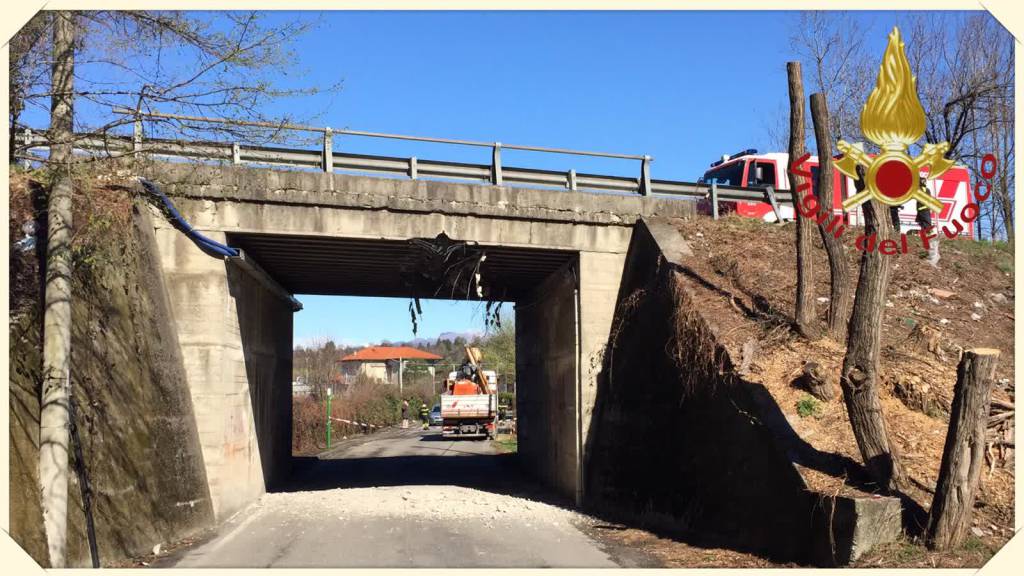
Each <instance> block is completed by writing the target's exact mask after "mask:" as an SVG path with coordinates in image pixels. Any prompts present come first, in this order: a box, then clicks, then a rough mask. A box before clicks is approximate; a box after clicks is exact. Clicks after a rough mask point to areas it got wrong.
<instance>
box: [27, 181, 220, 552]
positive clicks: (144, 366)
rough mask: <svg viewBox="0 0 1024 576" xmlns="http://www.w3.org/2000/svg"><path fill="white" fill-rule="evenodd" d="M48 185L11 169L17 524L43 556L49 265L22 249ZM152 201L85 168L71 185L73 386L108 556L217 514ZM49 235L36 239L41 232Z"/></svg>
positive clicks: (74, 511)
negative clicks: (42, 405) (42, 402)
mask: <svg viewBox="0 0 1024 576" xmlns="http://www.w3.org/2000/svg"><path fill="white" fill-rule="evenodd" d="M43 186H44V185H43V184H42V183H40V182H38V181H35V180H33V179H32V178H31V177H30V176H29V175H26V174H23V173H22V174H17V173H16V174H15V175H14V176H13V177H12V180H11V198H10V208H11V211H10V222H9V236H10V241H11V245H12V248H11V252H10V258H11V267H10V272H9V274H10V276H9V279H10V286H11V299H10V302H9V314H10V328H9V330H10V350H9V351H10V369H11V370H10V387H11V392H10V410H11V419H10V434H11V453H10V466H11V471H10V481H11V535H12V536H13V537H14V539H15V540H16V541H17V542H18V543H19V544H20V545H21V546H22V547H23V548H24V549H25V550H26V551H27V552H28V553H29V554H30V555H32V557H33V558H35V559H36V560H37V561H39V562H40V563H41V564H44V565H45V562H46V539H45V535H44V533H43V530H42V525H41V510H40V504H39V489H38V477H37V472H36V467H37V465H38V450H39V386H40V381H41V371H42V366H41V362H42V359H41V354H40V350H41V338H42V311H41V306H40V301H41V288H40V284H41V278H42V274H43V273H42V271H41V264H42V262H43V260H44V258H43V256H42V255H43V254H45V245H42V244H38V245H36V246H35V248H33V249H21V248H18V247H16V246H15V243H16V242H17V241H18V240H20V239H21V238H23V237H24V235H25V234H24V231H23V226H24V225H25V223H26V222H31V221H35V222H36V223H37V226H38V227H39V229H38V231H37V233H36V238H38V239H43V240H44V239H45V238H46V231H45V228H44V227H43V226H44V225H45V215H44V214H45V213H44V212H42V211H41V210H40V207H39V200H37V199H38V198H39V197H40V196H41V194H42V193H43V192H44V189H43ZM146 210H147V209H146V208H145V207H144V206H141V210H140V205H139V204H137V203H136V202H135V201H133V194H132V191H131V188H130V187H128V186H126V185H124V184H121V183H117V182H113V181H111V180H100V179H90V178H83V179H81V180H80V181H79V182H78V190H77V191H76V195H75V214H74V222H75V228H74V242H73V250H72V252H73V264H74V270H75V271H74V276H73V278H72V283H73V301H72V324H73V328H72V330H73V335H72V365H71V379H72V395H73V398H74V402H75V408H76V411H77V414H76V420H75V421H76V424H77V425H78V430H79V435H80V437H81V449H82V453H83V458H82V461H83V462H84V464H85V467H86V469H87V472H88V480H89V483H90V485H91V488H92V506H93V515H94V517H95V523H96V533H97V540H98V547H99V553H100V558H101V560H102V562H103V564H104V565H111V564H114V563H116V561H117V560H119V559H120V558H124V557H127V556H132V555H137V554H139V553H142V552H146V551H149V550H150V549H152V548H153V546H154V545H156V544H159V543H166V542H169V541H172V540H177V539H180V538H182V537H184V536H187V535H189V534H191V533H194V532H195V531H197V530H200V529H202V528H203V527H205V526H208V525H210V524H212V522H213V513H212V507H211V503H210V498H209V493H208V489H207V486H206V476H205V472H204V468H203V460H202V454H201V453H200V449H199V443H198V437H197V434H196V428H195V422H194V416H193V412H192V403H191V398H190V396H189V393H188V389H187V387H186V385H185V380H184V367H183V365H182V363H181V358H180V355H179V352H178V344H177V340H176V336H175V333H174V331H173V324H172V319H171V316H170V310H169V308H168V304H167V300H166V294H165V292H164V287H163V285H162V281H161V276H160V274H159V262H158V261H157V260H156V258H157V255H156V253H155V245H154V244H153V242H154V240H153V238H152V225H151V224H150V223H149V220H148V215H147V214H146ZM43 240H40V242H42V241H43ZM71 464H72V475H71V477H70V479H69V480H70V482H69V486H68V494H69V499H70V503H69V518H68V523H69V534H68V538H69V541H68V560H69V565H71V566H87V565H89V561H90V560H89V549H88V544H87V540H86V534H85V512H84V508H83V505H82V497H81V486H80V483H79V480H78V476H77V475H75V473H74V470H75V468H74V466H75V461H74V458H73V457H72V463H71Z"/></svg>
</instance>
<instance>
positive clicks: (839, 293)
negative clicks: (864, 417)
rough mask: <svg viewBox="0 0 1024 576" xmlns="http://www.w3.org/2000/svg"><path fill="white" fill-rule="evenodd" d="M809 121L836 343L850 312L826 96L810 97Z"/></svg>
mask: <svg viewBox="0 0 1024 576" xmlns="http://www.w3.org/2000/svg"><path fill="white" fill-rule="evenodd" d="M811 121H812V122H814V138H815V141H816V142H817V144H818V181H817V182H815V192H817V198H818V202H819V204H820V205H821V208H820V210H821V211H822V213H823V215H824V217H823V218H819V220H818V232H820V233H821V241H822V243H823V244H824V245H825V252H826V253H827V254H828V268H829V282H830V294H829V296H830V298H829V305H828V331H829V334H830V335H831V336H832V337H833V338H835V340H836V341H837V342H843V341H844V340H845V339H846V324H847V321H848V316H849V313H850V300H851V298H852V296H853V293H852V291H851V290H850V288H851V286H850V264H849V262H847V260H846V250H845V249H844V248H843V243H842V241H841V240H840V239H839V235H838V234H835V233H833V226H834V225H835V223H834V222H833V218H834V216H833V214H832V211H833V208H832V207H833V201H834V190H833V189H832V188H833V186H832V184H833V174H835V172H834V170H833V167H832V137H831V134H830V132H829V126H831V123H830V122H829V112H828V103H827V101H826V99H825V95H824V94H822V93H820V92H818V93H815V94H811Z"/></svg>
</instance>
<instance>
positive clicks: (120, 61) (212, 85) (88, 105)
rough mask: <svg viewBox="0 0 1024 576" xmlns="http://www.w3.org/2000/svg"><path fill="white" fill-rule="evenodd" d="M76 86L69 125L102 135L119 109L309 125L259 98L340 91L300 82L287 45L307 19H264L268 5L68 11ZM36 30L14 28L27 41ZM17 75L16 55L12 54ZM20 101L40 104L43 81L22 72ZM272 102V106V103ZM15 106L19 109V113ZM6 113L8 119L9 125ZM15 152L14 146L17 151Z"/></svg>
mask: <svg viewBox="0 0 1024 576" xmlns="http://www.w3.org/2000/svg"><path fill="white" fill-rule="evenodd" d="M75 16H76V18H75V20H76V27H77V34H76V37H77V40H76V46H75V51H76V58H77V67H76V91H75V99H76V103H77V105H78V110H79V114H78V116H77V117H76V118H75V131H76V132H77V133H79V134H88V135H97V134H102V135H106V134H108V133H110V132H111V131H113V130H115V129H117V128H118V127H120V126H122V125H125V124H130V123H132V121H133V119H132V118H131V117H128V116H123V115H114V114H111V108H113V107H121V108H127V109H129V110H137V111H140V112H152V111H160V112H166V113H172V114H182V115H193V116H220V117H228V118H233V119H239V120H256V121H262V122H272V123H275V124H286V123H308V122H312V121H313V120H314V119H315V116H316V114H315V113H314V112H312V111H310V109H309V107H308V105H307V106H291V107H287V108H286V109H291V110H302V111H303V113H302V116H301V117H297V116H296V115H295V114H288V113H286V114H284V115H277V114H276V113H275V115H274V117H273V118H271V117H270V116H269V115H268V114H267V113H266V109H267V104H269V103H270V102H274V103H276V104H281V103H289V102H294V103H298V102H300V101H301V99H302V98H303V97H306V96H311V95H314V94H318V93H323V92H328V93H333V92H336V91H338V90H339V89H340V87H341V82H340V81H338V82H336V83H334V84H331V85H329V86H324V87H321V86H317V85H305V84H304V83H303V82H302V81H301V80H300V79H299V78H301V77H302V72H303V70H302V69H301V68H298V67H297V64H296V62H297V61H298V58H297V57H296V55H295V54H294V53H293V52H292V50H291V46H292V44H293V42H294V41H295V40H296V39H298V38H299V37H301V36H302V35H303V34H305V33H306V32H308V31H309V30H310V29H311V28H312V27H313V26H314V25H315V19H312V18H309V17H301V18H292V19H289V20H286V21H284V22H270V21H268V19H269V18H271V17H273V16H272V15H271V13H267V12H257V11H250V12H201V13H195V12H176V11H175V12H169V11H83V12H75ZM34 31H35V29H34V28H31V27H26V28H25V29H23V30H22V31H21V32H19V34H18V38H21V40H18V41H19V42H20V43H22V44H25V45H31V46H35V45H36V44H38V43H36V44H33V43H32V42H31V37H32V33H34ZM11 66H12V72H15V69H14V67H15V66H16V63H15V61H14V60H13V59H12V61H11ZM22 76H23V78H22V80H20V81H19V98H20V100H19V102H21V105H22V107H23V108H24V110H26V111H30V110H33V109H37V110H42V109H43V108H44V107H45V103H46V101H47V100H48V99H49V98H50V86H49V83H48V82H46V81H44V80H45V79H40V78H36V77H34V76H31V75H22ZM278 109H280V108H278ZM20 114H21V110H19V115H20ZM13 121H14V119H13V118H12V122H13ZM148 128H149V129H150V130H151V131H152V134H151V135H153V136H160V137H169V138H174V137H189V138H194V139H205V138H209V139H217V138H230V139H231V140H233V141H239V142H268V141H299V140H301V139H302V138H308V136H301V135H297V134H294V133H289V132H285V131H281V130H276V129H268V128H258V127H239V126H233V125H218V126H213V125H210V124H204V123H190V122H183V121H180V120H170V119H166V120H160V121H153V122H152V123H150V124H149V125H148ZM23 152H24V151H23V150H19V153H23Z"/></svg>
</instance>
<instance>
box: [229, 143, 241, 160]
mask: <svg viewBox="0 0 1024 576" xmlns="http://www.w3.org/2000/svg"><path fill="white" fill-rule="evenodd" d="M231 163H232V164H236V165H237V164H241V163H242V147H241V146H239V145H238V142H232V143H231Z"/></svg>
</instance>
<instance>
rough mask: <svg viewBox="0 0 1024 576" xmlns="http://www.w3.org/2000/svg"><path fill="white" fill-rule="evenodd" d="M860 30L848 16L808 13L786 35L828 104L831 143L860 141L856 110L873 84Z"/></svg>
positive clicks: (858, 118)
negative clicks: (829, 108)
mask: <svg viewBox="0 0 1024 576" xmlns="http://www.w3.org/2000/svg"><path fill="white" fill-rule="evenodd" d="M863 28H864V27H863V24H862V23H859V22H855V21H854V20H853V18H852V16H851V14H850V13H848V12H834V11H829V12H823V11H808V12H802V13H801V14H800V19H799V21H798V22H797V24H796V26H795V28H794V29H793V30H792V32H791V34H790V45H791V46H792V47H793V49H794V50H795V51H796V53H797V54H798V55H799V56H800V59H801V60H802V61H804V62H806V63H807V64H808V67H809V68H810V72H811V73H810V80H811V82H810V85H811V87H812V89H813V90H814V91H816V92H820V93H822V94H824V95H825V99H826V100H827V101H828V102H830V103H832V106H831V110H830V111H829V112H830V113H829V132H830V133H831V136H832V140H833V141H839V140H846V141H848V142H857V141H861V140H863V136H862V135H861V132H860V108H861V102H863V100H864V95H865V94H867V92H868V91H869V90H870V89H871V82H872V80H873V77H872V73H873V70H872V67H871V65H870V62H871V59H870V58H869V57H868V53H867V51H866V50H865V46H864V38H865V36H866V35H865V34H863Z"/></svg>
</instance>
